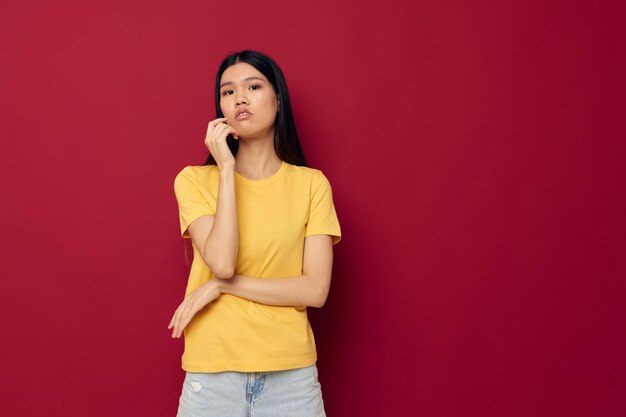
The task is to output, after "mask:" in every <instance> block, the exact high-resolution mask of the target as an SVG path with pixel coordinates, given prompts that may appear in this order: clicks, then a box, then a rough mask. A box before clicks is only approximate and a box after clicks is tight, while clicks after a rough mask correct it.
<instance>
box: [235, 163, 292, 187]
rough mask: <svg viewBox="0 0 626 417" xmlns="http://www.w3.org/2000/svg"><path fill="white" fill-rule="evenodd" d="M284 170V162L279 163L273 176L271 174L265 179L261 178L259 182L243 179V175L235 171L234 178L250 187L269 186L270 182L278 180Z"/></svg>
mask: <svg viewBox="0 0 626 417" xmlns="http://www.w3.org/2000/svg"><path fill="white" fill-rule="evenodd" d="M285 168H287V163H286V162H285V161H281V163H280V167H279V168H278V171H276V172H275V173H274V174H272V175H271V176H269V177H267V178H263V179H260V180H253V179H250V178H246V177H244V176H243V175H241V174H240V173H238V172H237V171H235V177H236V178H239V180H240V181H242V182H245V183H247V184H252V185H261V184H269V183H271V182H274V181H276V180H277V179H278V178H280V176H281V174H282V173H283V171H284V170H285Z"/></svg>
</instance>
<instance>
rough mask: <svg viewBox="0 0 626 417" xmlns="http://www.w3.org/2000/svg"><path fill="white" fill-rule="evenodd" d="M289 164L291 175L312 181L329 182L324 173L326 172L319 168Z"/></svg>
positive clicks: (289, 173)
mask: <svg viewBox="0 0 626 417" xmlns="http://www.w3.org/2000/svg"><path fill="white" fill-rule="evenodd" d="M287 165H288V170H287V172H288V175H290V176H291V177H295V178H299V179H302V180H305V181H307V182H310V183H319V182H328V178H326V175H324V173H323V172H322V171H321V170H319V169H317V168H312V167H303V166H298V165H291V164H287Z"/></svg>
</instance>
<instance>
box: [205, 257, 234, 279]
mask: <svg viewBox="0 0 626 417" xmlns="http://www.w3.org/2000/svg"><path fill="white" fill-rule="evenodd" d="M204 263H205V264H206V265H207V266H208V267H209V269H210V270H211V272H213V275H215V276H216V277H217V278H221V279H228V278H232V277H233V275H235V265H234V264H226V263H225V264H213V263H210V262H208V260H207V259H205V260H204Z"/></svg>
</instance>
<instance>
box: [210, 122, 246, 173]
mask: <svg viewBox="0 0 626 417" xmlns="http://www.w3.org/2000/svg"><path fill="white" fill-rule="evenodd" d="M227 120H228V119H226V118H225V117H220V118H219V119H215V120H211V121H210V122H209V127H208V128H207V131H206V138H205V139H204V144H205V145H206V146H207V148H208V149H209V152H210V153H211V155H212V156H213V159H215V162H217V166H218V167H219V168H222V167H234V166H235V157H234V156H233V153H232V152H231V151H230V148H229V147H228V144H227V143H226V137H227V136H228V134H229V133H230V134H232V135H233V137H234V138H235V139H239V135H238V134H237V131H236V130H235V128H234V127H232V126H230V125H228V124H226V121H227Z"/></svg>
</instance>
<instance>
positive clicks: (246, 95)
mask: <svg viewBox="0 0 626 417" xmlns="http://www.w3.org/2000/svg"><path fill="white" fill-rule="evenodd" d="M220 108H221V109H222V113H224V117H226V118H227V119H228V121H227V123H228V124H229V125H231V126H233V127H234V128H235V129H236V130H237V133H238V134H239V137H240V138H253V137H266V136H270V137H271V138H272V139H273V137H274V122H275V121H276V112H277V111H278V98H277V96H276V93H275V92H274V88H273V87H272V84H270V82H269V81H268V80H267V78H266V77H265V76H264V75H263V74H262V73H261V72H259V71H258V70H257V69H256V68H254V67H253V66H252V65H250V64H246V63H244V62H240V63H238V64H235V65H231V66H230V67H228V68H226V70H225V71H224V72H223V73H222V78H221V79H220Z"/></svg>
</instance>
